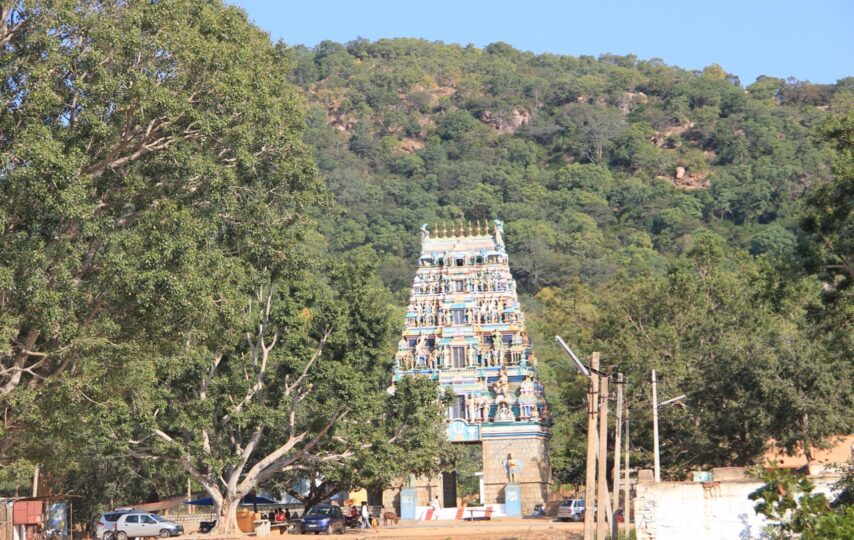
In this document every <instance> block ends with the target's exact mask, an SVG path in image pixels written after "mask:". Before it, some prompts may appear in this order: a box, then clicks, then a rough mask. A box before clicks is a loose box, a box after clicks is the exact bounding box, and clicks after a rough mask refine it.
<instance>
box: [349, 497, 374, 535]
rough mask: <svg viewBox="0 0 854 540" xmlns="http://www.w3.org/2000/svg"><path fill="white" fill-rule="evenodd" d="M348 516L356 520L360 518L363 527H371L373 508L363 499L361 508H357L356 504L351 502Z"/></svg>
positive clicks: (360, 524)
mask: <svg viewBox="0 0 854 540" xmlns="http://www.w3.org/2000/svg"><path fill="white" fill-rule="evenodd" d="M347 517H348V518H350V519H351V520H354V521H355V520H357V519H358V520H359V528H361V529H370V528H371V509H370V508H369V507H368V503H366V502H365V501H362V507H361V508H356V505H354V504H351V505H350V508H348V509H347Z"/></svg>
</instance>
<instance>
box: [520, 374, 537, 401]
mask: <svg viewBox="0 0 854 540" xmlns="http://www.w3.org/2000/svg"><path fill="white" fill-rule="evenodd" d="M533 394H534V381H533V380H532V379H531V376H530V375H525V380H523V381H522V384H520V385H519V395H520V396H528V395H533Z"/></svg>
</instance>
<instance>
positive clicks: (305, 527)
mask: <svg viewBox="0 0 854 540" xmlns="http://www.w3.org/2000/svg"><path fill="white" fill-rule="evenodd" d="M346 529H347V527H346V525H344V514H343V513H342V512H341V509H340V508H338V507H337V506H332V505H331V504H318V505H317V506H313V507H311V509H310V510H309V511H308V512H306V513H305V515H304V516H303V517H302V519H301V520H300V532H301V533H302V534H305V533H310V532H313V533H314V534H320V533H327V534H332V533H335V532H344V531H345V530H346Z"/></svg>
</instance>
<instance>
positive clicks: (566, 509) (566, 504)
mask: <svg viewBox="0 0 854 540" xmlns="http://www.w3.org/2000/svg"><path fill="white" fill-rule="evenodd" d="M557 518H558V519H559V520H561V521H581V520H583V519H584V499H567V500H565V501H563V502H562V503H560V507H558V509H557Z"/></svg>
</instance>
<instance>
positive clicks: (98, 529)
mask: <svg viewBox="0 0 854 540" xmlns="http://www.w3.org/2000/svg"><path fill="white" fill-rule="evenodd" d="M133 512H138V510H134V509H133V508H118V509H116V510H113V511H112V512H104V513H103V514H101V517H99V518H98V521H97V522H95V538H97V539H98V540H113V533H114V532H115V530H116V522H117V521H118V520H119V518H120V517H121V516H122V514H130V513H133Z"/></svg>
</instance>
